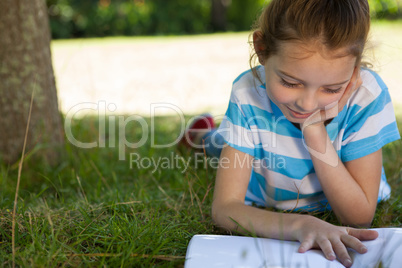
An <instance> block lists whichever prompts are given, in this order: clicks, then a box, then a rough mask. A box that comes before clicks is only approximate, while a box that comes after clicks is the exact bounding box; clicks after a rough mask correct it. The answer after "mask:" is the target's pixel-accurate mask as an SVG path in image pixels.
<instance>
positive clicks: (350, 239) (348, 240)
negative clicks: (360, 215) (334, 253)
mask: <svg viewBox="0 0 402 268" xmlns="http://www.w3.org/2000/svg"><path fill="white" fill-rule="evenodd" d="M341 241H342V242H343V243H344V244H345V245H346V246H347V247H349V248H352V249H354V250H356V251H357V252H359V253H360V254H363V253H366V252H367V248H366V247H365V246H364V245H363V243H362V242H361V241H360V240H359V239H357V238H356V237H354V236H351V235H343V236H341Z"/></svg>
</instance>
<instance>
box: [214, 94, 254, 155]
mask: <svg viewBox="0 0 402 268" xmlns="http://www.w3.org/2000/svg"><path fill="white" fill-rule="evenodd" d="M218 132H219V134H221V135H222V136H223V138H224V140H225V142H226V143H227V144H228V145H229V146H231V147H233V148H235V149H237V150H239V151H241V152H244V153H247V154H249V155H251V156H254V148H255V145H254V141H253V134H252V131H251V129H250V126H249V124H248V120H247V118H246V116H245V113H244V112H243V111H242V105H241V104H240V101H239V100H238V98H237V97H236V96H235V93H234V92H232V96H231V98H230V102H229V107H228V109H227V111H226V114H225V116H224V118H223V120H222V123H221V124H220V126H219V130H218Z"/></svg>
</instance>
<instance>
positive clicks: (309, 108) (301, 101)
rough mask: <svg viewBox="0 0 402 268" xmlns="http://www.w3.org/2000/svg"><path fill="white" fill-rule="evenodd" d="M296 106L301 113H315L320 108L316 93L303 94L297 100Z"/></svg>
mask: <svg viewBox="0 0 402 268" xmlns="http://www.w3.org/2000/svg"><path fill="white" fill-rule="evenodd" d="M296 105H297V106H298V108H299V109H300V111H301V112H305V113H310V112H314V111H315V110H316V109H317V107H318V101H317V98H316V95H315V92H303V94H302V95H301V96H300V97H299V98H298V99H297V101H296Z"/></svg>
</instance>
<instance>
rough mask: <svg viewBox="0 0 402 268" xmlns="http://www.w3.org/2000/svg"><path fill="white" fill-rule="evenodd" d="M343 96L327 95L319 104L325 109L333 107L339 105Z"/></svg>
mask: <svg viewBox="0 0 402 268" xmlns="http://www.w3.org/2000/svg"><path fill="white" fill-rule="evenodd" d="M341 97H342V94H336V95H335V96H333V97H328V96H325V97H324V98H323V99H322V100H321V102H320V105H319V106H320V108H321V109H324V108H325V109H331V108H333V107H335V106H336V105H338V103H339V100H340V99H341Z"/></svg>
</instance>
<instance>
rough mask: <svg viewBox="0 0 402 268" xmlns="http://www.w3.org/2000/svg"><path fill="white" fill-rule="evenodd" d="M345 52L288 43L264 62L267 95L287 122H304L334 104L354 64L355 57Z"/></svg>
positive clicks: (345, 85)
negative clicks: (318, 111)
mask: <svg viewBox="0 0 402 268" xmlns="http://www.w3.org/2000/svg"><path fill="white" fill-rule="evenodd" d="M315 47H318V46H315ZM318 48H319V47H318ZM344 52H345V51H344V50H335V51H325V50H322V49H315V48H314V45H312V46H307V45H306V46H302V45H300V44H298V43H291V42H287V43H283V44H282V46H281V48H280V51H279V52H278V53H277V54H276V55H273V56H271V57H269V58H268V59H267V60H265V62H263V65H264V66H265V75H266V81H267V84H266V88H267V94H268V96H269V98H270V99H271V100H272V101H273V102H274V103H275V104H276V105H277V106H278V107H279V108H280V109H281V111H282V113H283V114H284V115H285V117H286V118H287V119H288V120H289V121H291V122H293V123H303V122H304V121H305V120H306V118H307V117H309V116H310V115H311V114H313V113H314V112H316V111H317V110H325V109H329V108H331V107H334V106H335V105H336V104H337V102H338V101H339V100H340V98H341V97H342V95H343V93H344V91H345V89H346V87H347V86H348V84H349V82H350V80H351V78H352V75H353V71H354V68H355V64H356V57H355V56H351V55H349V56H342V53H343V55H345V53H344Z"/></svg>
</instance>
